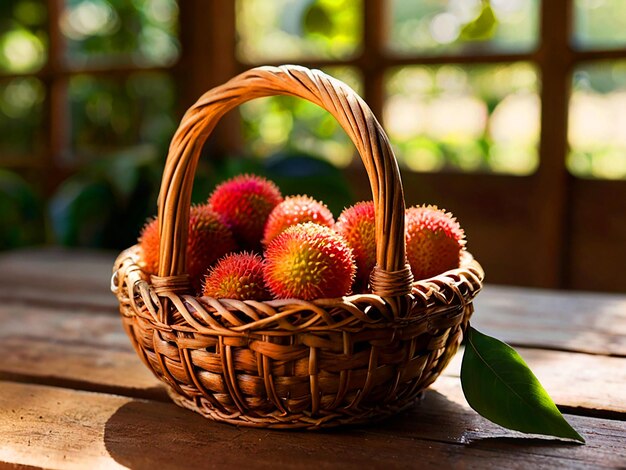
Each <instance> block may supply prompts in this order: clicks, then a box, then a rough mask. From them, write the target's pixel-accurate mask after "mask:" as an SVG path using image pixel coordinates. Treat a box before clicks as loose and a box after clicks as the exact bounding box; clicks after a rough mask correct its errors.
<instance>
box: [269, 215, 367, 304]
mask: <svg viewBox="0 0 626 470" xmlns="http://www.w3.org/2000/svg"><path fill="white" fill-rule="evenodd" d="M355 271H356V266H355V264H354V257H353V256H352V249H351V248H350V247H349V246H348V244H347V243H346V242H345V240H344V239H343V238H341V236H340V235H339V234H337V233H336V232H335V231H333V230H332V229H331V228H329V227H324V226H323V225H318V224H315V223H313V222H307V223H304V224H298V225H293V226H291V227H289V228H287V229H286V230H285V231H284V232H283V233H281V234H280V235H278V236H277V237H276V238H275V239H274V240H272V242H271V243H270V244H269V246H268V247H267V251H266V252H265V268H264V271H263V276H264V279H265V283H266V284H267V286H268V288H269V289H270V291H271V292H272V294H273V295H274V297H276V298H279V299H288V298H297V299H303V300H313V299H319V298H326V297H341V296H343V295H347V294H349V293H350V287H351V286H352V281H353V280H354V273H355Z"/></svg>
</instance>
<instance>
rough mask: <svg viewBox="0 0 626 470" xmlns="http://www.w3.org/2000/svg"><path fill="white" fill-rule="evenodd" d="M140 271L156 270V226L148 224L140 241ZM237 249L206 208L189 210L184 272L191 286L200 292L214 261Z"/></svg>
mask: <svg viewBox="0 0 626 470" xmlns="http://www.w3.org/2000/svg"><path fill="white" fill-rule="evenodd" d="M139 246H140V250H141V258H142V261H143V268H144V270H145V271H146V272H148V273H150V274H156V273H157V271H158V269H159V224H158V221H157V219H156V218H155V219H153V220H151V221H150V222H148V223H147V224H146V225H145V226H144V228H143V230H142V231H141V235H140V237H139ZM236 248H237V245H236V243H235V240H234V239H233V236H232V233H231V231H230V229H229V228H228V227H226V225H225V224H224V223H223V222H222V221H221V219H220V217H219V215H218V214H217V213H216V212H215V211H213V210H212V209H211V208H210V207H209V206H208V205H207V204H202V205H198V206H192V207H191V210H190V213H189V236H188V239H187V272H188V273H189V277H190V278H191V283H192V285H193V286H194V287H195V288H199V287H200V284H201V280H202V277H203V275H204V273H206V270H207V269H208V268H209V266H211V264H213V263H214V262H215V261H216V260H217V259H219V258H221V257H222V256H224V255H225V254H226V253H228V252H229V251H233V250H235V249H236Z"/></svg>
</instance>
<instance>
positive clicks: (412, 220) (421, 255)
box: [406, 206, 465, 280]
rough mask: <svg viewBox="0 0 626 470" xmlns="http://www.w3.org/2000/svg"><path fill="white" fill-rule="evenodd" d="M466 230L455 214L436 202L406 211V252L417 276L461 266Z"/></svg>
mask: <svg viewBox="0 0 626 470" xmlns="http://www.w3.org/2000/svg"><path fill="white" fill-rule="evenodd" d="M464 246H465V233H464V232H463V229H462V228H461V226H460V225H459V223H458V222H457V220H456V219H455V218H454V217H453V216H452V214H450V213H448V212H445V211H444V210H440V209H438V208H437V206H416V207H411V208H409V209H407V211H406V255H407V258H408V261H409V264H410V265H411V271H412V272H413V276H414V278H415V279H416V280H417V279H426V278H429V277H433V276H436V275H438V274H441V273H443V272H445V271H448V270H450V269H455V268H458V267H459V263H460V259H461V251H462V250H463V247H464Z"/></svg>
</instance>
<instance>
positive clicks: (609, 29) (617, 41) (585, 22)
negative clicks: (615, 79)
mask: <svg viewBox="0 0 626 470" xmlns="http://www.w3.org/2000/svg"><path fill="white" fill-rule="evenodd" d="M573 42H574V45H575V46H576V47H577V48H580V49H612V48H618V47H624V46H626V3H624V0H576V1H575V3H574V37H573Z"/></svg>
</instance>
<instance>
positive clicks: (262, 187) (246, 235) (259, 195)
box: [209, 175, 283, 250]
mask: <svg viewBox="0 0 626 470" xmlns="http://www.w3.org/2000/svg"><path fill="white" fill-rule="evenodd" d="M282 200H283V197H282V196H281V194H280V191H279V189H278V187H277V186H276V185H275V184H274V183H272V182H271V181H269V180H267V179H265V178H262V177H260V176H255V175H239V176H236V177H234V178H231V179H230V180H228V181H225V182H224V183H222V184H220V185H219V186H217V187H216V188H215V190H214V191H213V194H211V196H210V197H209V205H210V206H211V207H212V208H213V209H214V210H215V211H216V212H217V213H218V214H220V216H221V217H222V219H223V220H224V222H225V223H226V225H228V226H229V227H230V229H231V230H232V232H233V235H234V236H235V239H236V240H237V242H239V244H240V245H241V247H242V248H247V249H254V250H258V249H259V248H260V247H261V237H262V236H263V229H264V228H265V223H266V222H267V218H268V216H269V215H270V212H272V209H274V207H276V206H277V205H278V204H279V203H280V202H282Z"/></svg>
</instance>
